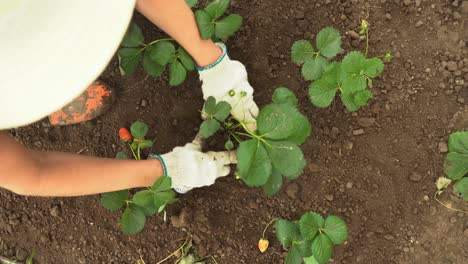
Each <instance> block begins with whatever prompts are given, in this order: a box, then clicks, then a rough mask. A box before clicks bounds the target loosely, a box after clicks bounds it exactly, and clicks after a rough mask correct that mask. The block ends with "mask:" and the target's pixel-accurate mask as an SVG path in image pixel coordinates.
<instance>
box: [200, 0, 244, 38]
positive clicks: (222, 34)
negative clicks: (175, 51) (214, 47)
mask: <svg viewBox="0 0 468 264" xmlns="http://www.w3.org/2000/svg"><path fill="white" fill-rule="evenodd" d="M229 2H230V1H229V0H215V1H213V2H212V3H211V4H209V5H208V6H207V7H206V8H205V9H204V10H196V11H195V18H196V20H197V24H198V29H199V31H200V35H201V37H202V38H203V39H213V40H218V39H224V38H227V37H229V36H231V35H233V34H234V33H235V32H236V31H238V30H239V28H240V27H241V26H242V17H241V16H240V15H238V14H230V15H228V16H226V17H224V18H223V19H221V17H222V16H223V15H224V13H225V12H226V10H227V8H228V7H229Z"/></svg>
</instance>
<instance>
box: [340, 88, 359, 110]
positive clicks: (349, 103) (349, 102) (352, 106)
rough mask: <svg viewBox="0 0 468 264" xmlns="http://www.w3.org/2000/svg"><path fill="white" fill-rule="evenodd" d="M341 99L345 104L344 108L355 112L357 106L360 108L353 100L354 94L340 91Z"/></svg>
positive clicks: (357, 108)
mask: <svg viewBox="0 0 468 264" xmlns="http://www.w3.org/2000/svg"><path fill="white" fill-rule="evenodd" d="M341 101H343V104H344V105H345V106H346V108H347V109H348V111H350V112H355V111H357V110H359V108H360V106H358V105H357V104H356V103H355V102H354V94H351V93H347V92H344V91H343V92H342V93H341Z"/></svg>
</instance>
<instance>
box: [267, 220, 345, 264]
mask: <svg viewBox="0 0 468 264" xmlns="http://www.w3.org/2000/svg"><path fill="white" fill-rule="evenodd" d="M275 231H276V237H277V239H278V241H279V242H280V243H281V245H282V246H283V247H284V248H286V249H288V255H287V256H286V258H285V260H284V263H285V264H301V263H305V264H324V263H327V262H328V261H329V260H330V258H331V256H332V251H333V245H340V244H343V243H344V242H345V241H346V239H348V227H347V225H346V223H345V221H344V220H343V219H341V218H340V217H338V216H334V215H330V216H328V217H327V218H326V219H323V217H322V216H321V215H320V214H318V213H315V212H308V213H305V214H304V215H302V217H301V219H300V220H299V221H294V222H291V221H288V220H284V219H279V220H277V221H276V223H275Z"/></svg>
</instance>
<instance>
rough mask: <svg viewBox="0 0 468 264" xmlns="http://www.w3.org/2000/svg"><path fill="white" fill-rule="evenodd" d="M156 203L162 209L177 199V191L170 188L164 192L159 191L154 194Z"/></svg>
mask: <svg viewBox="0 0 468 264" xmlns="http://www.w3.org/2000/svg"><path fill="white" fill-rule="evenodd" d="M153 197H154V205H155V206H156V208H158V210H159V211H161V208H164V207H165V206H166V205H167V204H170V203H173V202H174V200H175V192H174V191H173V190H168V191H164V192H158V193H155V194H154V196H153Z"/></svg>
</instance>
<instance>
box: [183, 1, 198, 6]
mask: <svg viewBox="0 0 468 264" xmlns="http://www.w3.org/2000/svg"><path fill="white" fill-rule="evenodd" d="M185 2H186V3H187V5H188V6H189V7H190V8H193V7H194V6H196V5H197V4H198V0H185Z"/></svg>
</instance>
